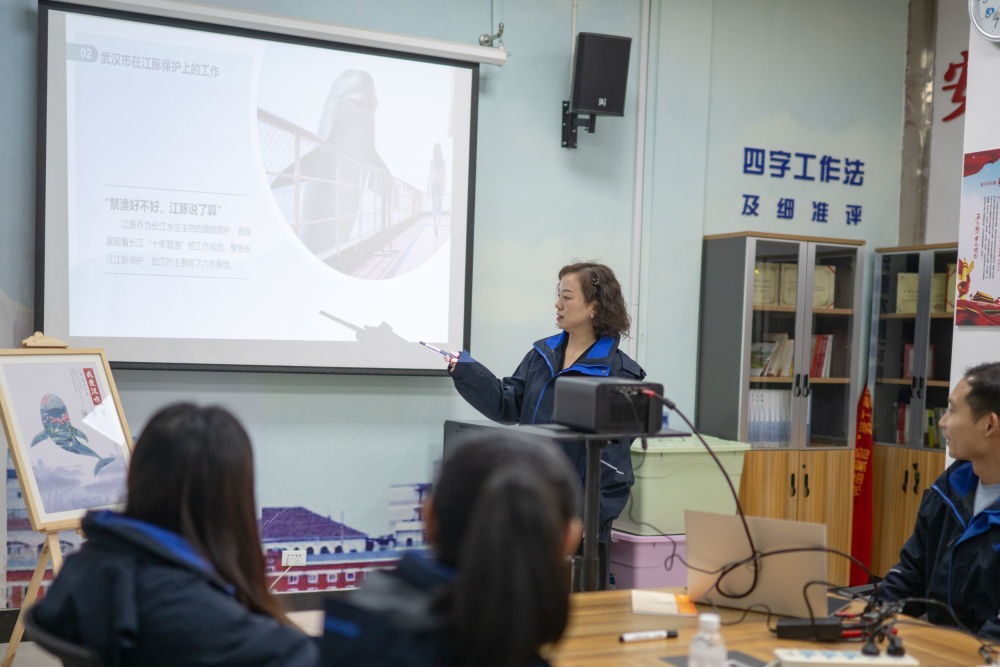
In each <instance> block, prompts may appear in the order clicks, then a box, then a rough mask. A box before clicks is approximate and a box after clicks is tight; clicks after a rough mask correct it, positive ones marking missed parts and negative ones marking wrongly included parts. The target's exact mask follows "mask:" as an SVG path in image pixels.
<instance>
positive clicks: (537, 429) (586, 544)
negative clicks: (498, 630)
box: [445, 420, 691, 591]
mask: <svg viewBox="0 0 1000 667" xmlns="http://www.w3.org/2000/svg"><path fill="white" fill-rule="evenodd" d="M449 425H450V426H451V430H454V429H456V428H458V429H461V428H462V427H465V428H467V429H469V434H468V435H467V436H466V437H472V436H473V433H474V432H476V431H479V432H482V431H485V430H497V431H508V432H513V433H521V434H525V435H531V436H534V437H536V438H544V439H545V440H550V441H554V442H565V441H576V442H580V441H582V442H583V445H584V447H586V448H587V458H586V461H587V463H586V465H587V469H586V470H585V471H584V478H583V581H582V582H581V590H584V591H596V590H600V583H601V582H600V581H598V579H599V575H600V569H601V568H600V565H601V564H600V558H599V556H598V554H597V543H598V539H599V538H598V533H599V531H600V525H599V522H600V514H601V465H602V464H601V450H602V449H604V446H605V445H609V444H611V443H613V442H617V441H619V440H629V441H632V440H634V439H635V438H640V437H642V436H643V435H645V436H646V438H648V439H653V438H669V437H677V436H684V435H691V433H690V432H688V431H675V430H673V429H669V428H666V429H662V430H661V431H660V432H658V433H583V432H580V431H574V430H572V429H571V428H569V427H568V426H563V425H561V424H535V425H531V426H528V425H524V426H503V425H501V424H497V423H496V422H487V421H453V420H448V421H447V422H445V434H446V437H447V434H448V432H449ZM456 442H458V441H457V440H456ZM446 453H447V452H446Z"/></svg>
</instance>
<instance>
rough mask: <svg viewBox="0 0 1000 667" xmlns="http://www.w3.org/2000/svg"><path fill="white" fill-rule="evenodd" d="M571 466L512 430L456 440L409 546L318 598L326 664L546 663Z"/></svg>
mask: <svg viewBox="0 0 1000 667" xmlns="http://www.w3.org/2000/svg"><path fill="white" fill-rule="evenodd" d="M576 510H577V508H576V476H575V475H574V473H573V470H572V468H571V467H570V466H569V463H568V462H567V461H566V459H565V457H564V456H562V453H561V452H560V451H559V449H558V448H557V447H555V446H554V445H551V444H549V443H546V442H527V441H523V440H520V439H518V438H516V437H515V436H512V435H501V436H487V437H484V438H480V439H476V440H473V441H470V442H468V443H466V444H464V445H462V446H460V447H458V448H456V449H455V450H454V451H453V452H452V453H451V455H450V456H449V457H448V458H447V459H445V461H444V463H443V464H442V467H441V471H440V476H439V477H438V480H437V482H436V484H435V485H434V490H433V494H432V496H431V498H430V500H428V502H427V503H426V505H425V508H424V520H425V526H426V532H427V538H428V540H429V541H430V542H431V543H432V544H433V546H434V558H433V559H430V558H427V557H426V556H421V555H416V554H413V553H412V552H411V553H409V554H407V555H406V556H404V557H403V559H402V561H401V562H400V564H399V567H398V568H397V569H395V570H393V571H391V572H385V571H382V572H376V573H374V574H372V575H370V576H369V577H368V578H367V579H366V581H365V585H364V587H363V588H362V589H361V590H359V591H356V592H354V593H353V594H352V595H351V596H350V597H349V598H348V599H347V600H343V599H342V598H340V597H331V598H329V599H328V600H327V603H326V620H325V624H324V635H323V648H322V652H323V664H325V665H408V666H409V665H477V666H482V667H491V666H509V667H513V666H522V665H546V664H548V663H546V661H545V660H544V659H543V658H542V657H540V655H539V652H540V649H542V647H543V646H544V645H546V644H550V643H553V642H555V641H557V640H558V639H559V638H560V637H561V636H562V633H563V631H564V630H565V628H566V621H567V616H568V613H569V593H570V573H569V564H568V556H569V554H571V553H573V552H574V551H575V550H576V548H577V545H578V544H579V542H580V534H581V530H582V528H581V524H580V520H579V518H577V517H576Z"/></svg>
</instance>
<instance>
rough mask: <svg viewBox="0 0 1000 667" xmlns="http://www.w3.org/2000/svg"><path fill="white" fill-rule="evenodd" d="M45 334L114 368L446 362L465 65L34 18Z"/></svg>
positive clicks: (458, 253) (461, 230)
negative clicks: (42, 60)
mask: <svg viewBox="0 0 1000 667" xmlns="http://www.w3.org/2000/svg"><path fill="white" fill-rule="evenodd" d="M48 24H49V30H48V39H49V43H48V58H49V62H48V68H47V82H46V89H47V100H46V106H47V125H48V128H47V129H48V131H47V134H46V154H45V160H46V163H45V164H46V170H45V173H46V183H45V203H46V208H45V239H46V244H45V246H46V269H45V275H44V280H45V310H44V312H45V330H46V333H48V334H50V335H55V336H62V337H66V338H68V339H69V340H70V341H71V343H72V344H73V345H74V346H77V345H81V346H82V345H98V346H100V347H105V348H106V349H107V351H108V357H109V358H110V359H111V360H113V361H134V362H153V363H182V364H188V363H192V364H240V365H244V364H245V365H267V366H312V367H345V368H365V369H367V368H376V369H378V368H401V369H423V368H427V369H433V368H440V366H441V362H440V358H439V357H436V356H435V355H430V354H429V353H427V352H426V350H424V349H423V348H421V347H420V346H419V345H417V343H416V341H418V340H428V341H436V342H438V343H440V344H443V345H446V346H450V347H452V348H454V349H458V348H460V347H462V344H463V340H462V332H463V330H464V325H465V317H466V313H465V309H464V308H465V307H464V303H465V286H466V278H467V275H466V274H467V266H466V260H467V238H468V225H469V224H470V221H469V219H468V218H469V216H468V192H469V187H470V183H469V156H470V145H471V144H470V142H471V133H472V128H471V119H472V116H473V109H474V99H473V90H474V77H475V76H476V72H475V70H474V68H472V67H469V66H467V65H462V64H459V65H453V64H448V63H438V62H421V61H416V60H408V59H402V58H399V57H391V56H390V55H372V54H368V53H356V52H349V51H343V50H336V49H332V48H323V47H319V46H307V45H304V44H298V43H290V42H283V41H272V40H264V39H257V38H250V37H242V36H233V35H226V34H220V33H216V32H209V31H205V30H196V29H187V28H176V27H167V26H160V25H153V24H149V23H141V22H134V21H125V20H121V19H117V18H103V17H98V16H89V15H77V14H72V13H64V12H61V11H54V10H51V11H49V13H48Z"/></svg>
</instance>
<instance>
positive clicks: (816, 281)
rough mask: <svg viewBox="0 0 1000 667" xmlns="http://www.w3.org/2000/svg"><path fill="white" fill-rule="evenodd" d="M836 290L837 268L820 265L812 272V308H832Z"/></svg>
mask: <svg viewBox="0 0 1000 667" xmlns="http://www.w3.org/2000/svg"><path fill="white" fill-rule="evenodd" d="M836 289H837V267H835V266H830V265H828V264H820V265H819V266H817V267H816V270H815V271H814V272H813V308H820V309H828V308H833V301H834V297H835V295H836Z"/></svg>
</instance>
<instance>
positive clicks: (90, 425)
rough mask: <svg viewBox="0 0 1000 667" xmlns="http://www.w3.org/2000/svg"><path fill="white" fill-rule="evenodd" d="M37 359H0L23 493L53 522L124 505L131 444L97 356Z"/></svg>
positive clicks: (8, 357) (0, 371) (0, 376)
mask: <svg viewBox="0 0 1000 667" xmlns="http://www.w3.org/2000/svg"><path fill="white" fill-rule="evenodd" d="M38 359H39V357H37V356H21V357H18V356H4V357H0V386H2V389H3V395H4V397H5V399H6V403H7V406H8V410H7V415H8V417H9V419H10V422H11V423H10V424H8V428H9V430H10V431H11V432H12V433H13V434H15V437H13V438H12V439H11V440H12V442H11V446H12V448H17V451H16V452H13V451H12V453H15V454H16V455H15V461H18V459H19V460H20V465H19V468H20V469H19V470H18V474H19V475H21V477H22V479H21V483H22V488H24V490H25V495H26V496H28V495H31V496H35V498H34V502H35V503H36V504H37V508H36V509H37V511H38V512H39V513H40V515H41V516H47V517H51V518H53V519H60V518H69V517H67V516H66V515H67V513H69V514H70V515H77V516H78V515H79V514H81V513H82V511H84V510H87V509H93V508H98V507H109V506H114V505H116V504H118V503H120V502H121V501H122V500H123V498H124V490H125V474H126V470H127V460H128V455H129V447H128V444H127V438H126V436H125V432H124V430H123V429H122V424H121V421H120V420H119V418H118V414H117V411H116V408H115V402H114V400H113V396H112V393H111V389H110V387H109V385H108V382H107V380H106V378H105V373H104V366H103V364H102V362H101V360H100V358H99V357H98V358H96V360H94V358H93V356H92V355H91V356H90V359H89V360H88V359H86V355H80V356H75V355H74V356H66V357H60V358H55V357H47V358H45V360H44V361H45V362H44V363H39V361H38ZM24 473H27V474H28V475H27V476H28V477H29V479H27V480H26V479H24V476H25V474H24Z"/></svg>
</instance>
